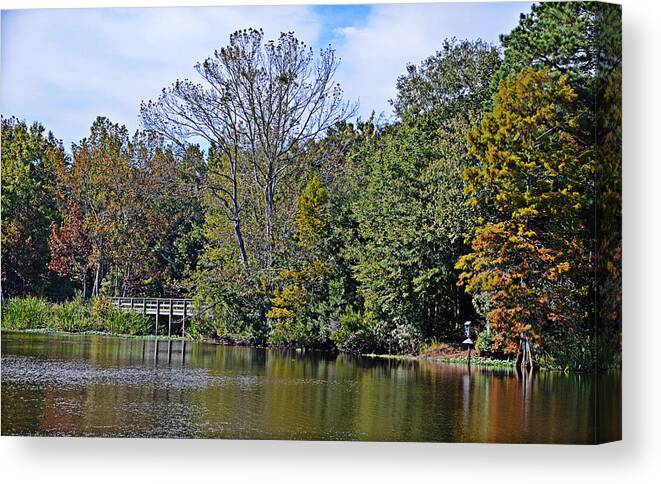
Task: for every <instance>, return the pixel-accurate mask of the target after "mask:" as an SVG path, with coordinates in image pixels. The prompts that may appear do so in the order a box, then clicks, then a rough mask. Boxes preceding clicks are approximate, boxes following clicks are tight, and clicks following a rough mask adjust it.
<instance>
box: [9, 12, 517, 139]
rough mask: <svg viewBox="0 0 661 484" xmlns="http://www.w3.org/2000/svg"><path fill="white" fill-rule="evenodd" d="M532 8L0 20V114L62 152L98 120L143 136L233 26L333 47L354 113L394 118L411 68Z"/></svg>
mask: <svg viewBox="0 0 661 484" xmlns="http://www.w3.org/2000/svg"><path fill="white" fill-rule="evenodd" d="M529 7H530V4H529V3H468V4H466V3H463V4H460V3H440V4H380V5H317V6H298V5H296V6H263V7H258V6H246V7H198V8H194V7H182V8H113V9H51V10H47V9H40V10H9V11H3V12H2V25H1V27H2V32H1V40H2V48H1V54H0V55H1V67H2V70H1V74H0V84H1V87H0V106H1V107H2V114H3V115H4V116H10V115H15V116H18V117H19V118H23V119H26V120H27V121H35V120H37V121H40V122H41V123H43V124H44V126H46V128H47V129H49V130H51V131H53V133H54V134H55V135H56V136H57V137H58V138H62V139H63V140H64V141H65V144H66V145H67V146H69V145H70V143H71V142H76V141H78V140H80V139H81V138H83V137H85V136H86V135H87V133H88V130H89V127H90V125H91V123H92V121H93V120H94V118H95V117H96V116H97V115H104V116H108V117H109V118H110V119H111V120H112V121H114V122H119V123H122V124H125V125H126V126H127V127H128V128H129V129H130V130H131V131H133V130H135V129H137V128H139V119H138V112H139V105H140V101H141V100H146V99H153V98H156V97H157V96H158V94H159V92H160V91H161V89H162V88H163V87H166V86H168V85H170V84H171V83H172V82H173V81H174V80H175V79H177V78H186V77H187V78H190V79H193V80H196V79H197V74H196V73H195V71H194V70H193V65H194V64H195V63H196V62H198V61H201V60H203V59H204V58H206V57H207V56H209V55H210V54H212V53H213V50H214V49H216V48H219V47H220V46H222V45H225V44H226V43H227V40H228V37H229V34H230V33H231V32H232V31H234V30H236V29H240V28H246V27H251V26H252V27H261V28H263V29H264V31H265V34H266V36H267V37H268V38H275V37H277V35H278V34H279V32H281V31H294V32H296V35H297V37H299V38H300V39H301V40H304V41H305V42H306V43H308V44H310V45H312V46H313V47H315V48H320V47H324V46H326V45H327V44H328V43H331V44H332V45H333V47H334V48H335V49H336V50H337V52H338V55H339V57H340V58H341V59H342V64H341V66H340V68H339V70H338V72H337V81H338V82H340V83H341V85H342V87H343V88H344V90H345V93H346V95H347V96H348V97H349V98H351V99H353V100H356V101H358V102H359V103H360V115H362V116H363V117H367V116H369V114H370V113H371V112H372V110H375V111H376V112H377V113H381V112H383V113H385V115H387V116H388V115H390V114H391V109H390V106H389V104H388V99H392V98H393V97H394V94H395V82H396V79H397V76H398V75H400V74H402V73H404V72H405V66H406V64H407V63H409V62H413V63H418V62H420V61H421V60H422V59H424V58H425V57H427V56H429V55H431V54H433V53H434V52H435V51H436V50H437V49H438V47H439V46H440V44H441V42H442V40H443V39H444V38H448V37H453V36H455V37H458V38H469V39H476V38H482V39H483V40H486V41H489V42H493V43H497V42H498V35H499V34H500V33H506V32H509V31H510V30H511V29H512V28H513V27H514V26H515V25H516V23H517V21H518V18H519V15H520V13H521V12H527V11H528V10H529Z"/></svg>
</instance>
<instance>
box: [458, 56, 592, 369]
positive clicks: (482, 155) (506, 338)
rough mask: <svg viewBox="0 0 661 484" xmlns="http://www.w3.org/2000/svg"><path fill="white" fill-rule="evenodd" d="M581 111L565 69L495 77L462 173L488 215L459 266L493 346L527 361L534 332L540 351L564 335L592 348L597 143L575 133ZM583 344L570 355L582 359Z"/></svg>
mask: <svg viewBox="0 0 661 484" xmlns="http://www.w3.org/2000/svg"><path fill="white" fill-rule="evenodd" d="M585 117H587V113H585V112H584V111H582V110H581V109H580V106H579V104H578V102H577V94H576V93H575V92H574V90H573V89H572V87H571V86H570V85H569V82H568V79H567V77H560V78H558V79H555V78H554V76H553V75H552V73H551V71H550V70H549V69H539V70H536V69H533V68H526V69H524V70H523V71H521V73H520V74H518V75H513V76H511V77H508V78H507V79H506V80H505V81H502V82H501V84H500V87H499V90H498V92H497V94H496V96H495V99H494V108H493V110H492V111H491V112H489V113H487V114H486V115H485V116H484V118H483V120H482V123H481V125H480V126H479V127H478V128H476V129H474V130H473V131H472V132H471V133H470V134H469V136H468V144H469V147H470V154H471V155H472V156H474V157H475V158H476V160H477V161H478V165H477V166H474V167H469V168H466V169H465V170H464V172H463V177H464V180H465V181H466V191H467V193H468V194H469V195H470V197H471V198H470V203H471V204H472V205H475V206H481V207H487V208H488V211H487V213H489V214H490V216H489V217H488V218H486V219H484V218H483V219H482V220H481V221H480V222H479V223H478V224H477V226H476V228H475V233H474V235H473V237H472V241H471V249H472V251H471V252H470V253H468V254H467V255H465V256H463V257H461V259H460V260H459V262H458V263H457V268H459V269H461V270H462V271H463V273H462V274H461V283H462V284H464V285H465V287H466V290H467V291H468V292H469V293H472V294H478V293H486V294H487V295H488V304H487V308H486V312H487V314H486V318H487V320H488V322H489V324H490V325H491V327H492V330H493V331H494V332H495V333H496V336H495V338H494V349H500V350H502V351H504V352H505V353H506V354H513V353H519V355H520V356H522V357H528V362H530V361H531V353H530V341H531V340H533V341H536V342H539V343H540V348H541V350H542V352H543V353H544V352H546V354H553V353H554V351H553V350H554V349H557V347H555V348H554V345H557V344H566V343H568V342H571V343H578V344H585V345H586V347H587V348H588V351H587V352H588V353H589V345H590V337H591V335H590V331H589V329H590V328H589V325H588V324H587V321H588V312H587V309H586V308H589V303H588V298H587V296H588V295H589V291H590V279H589V278H590V275H591V274H592V272H591V264H592V261H591V260H590V259H589V258H588V254H589V253H590V251H591V250H592V248H593V240H592V234H591V232H590V228H589V227H588V226H587V224H586V222H585V220H586V218H585V211H589V210H591V209H592V208H593V203H594V200H593V189H594V185H593V178H592V177H593V174H594V150H593V147H591V146H589V145H585V144H584V143H583V142H582V141H581V140H582V139H585V137H586V136H585V133H584V132H583V130H584V129H585V128H586V127H585V125H584V118H585ZM583 349H585V348H583ZM583 349H581V350H579V352H580V353H581V354H582V360H581V361H580V362H577V361H575V362H574V363H576V364H588V363H589V361H590V357H591V356H592V355H590V354H585V353H586V352H584V351H583ZM573 356H575V357H576V358H579V357H580V356H577V355H573Z"/></svg>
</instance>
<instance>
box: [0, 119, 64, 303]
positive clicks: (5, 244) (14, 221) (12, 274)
mask: <svg viewBox="0 0 661 484" xmlns="http://www.w3.org/2000/svg"><path fill="white" fill-rule="evenodd" d="M44 131H45V130H44V127H43V126H41V125H40V124H38V123H34V124H32V125H31V126H28V125H27V124H26V123H25V122H24V121H19V120H17V119H16V118H9V119H5V118H3V119H2V195H1V204H2V225H1V226H2V291H3V295H4V296H5V297H8V296H9V297H11V296H17V295H23V294H27V293H32V294H36V293H44V292H48V293H51V294H54V293H55V290H56V289H55V286H56V285H57V280H56V279H54V277H53V274H52V273H51V272H50V271H49V270H48V267H47V266H48V263H49V259H50V258H49V249H48V236H49V231H50V225H51V224H52V223H56V222H57V221H58V219H59V216H58V215H59V214H58V211H57V206H56V203H55V198H54V196H53V188H54V185H55V171H56V168H57V167H58V166H59V165H61V164H63V163H64V162H65V159H66V157H65V153H64V148H63V146H62V143H61V141H58V140H56V139H55V138H54V137H53V135H52V134H51V133H48V135H45V134H44Z"/></svg>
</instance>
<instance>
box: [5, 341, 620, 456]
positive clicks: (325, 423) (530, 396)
mask: <svg viewBox="0 0 661 484" xmlns="http://www.w3.org/2000/svg"><path fill="white" fill-rule="evenodd" d="M2 337H3V338H2V433H3V434H4V435H77V436H111V437H136V436H140V437H197V438H244V439H245V438H253V439H317V440H399V441H458V442H558V443H589V442H592V441H594V440H595V438H596V434H595V432H596V428H595V426H594V421H595V414H594V408H595V403H599V405H598V406H599V408H600V410H601V411H600V418H601V419H602V420H601V421H602V422H603V423H605V424H607V425H609V426H612V427H617V426H619V423H620V417H619V415H620V410H621V409H620V398H619V394H620V388H621V387H620V379H619V374H609V375H603V376H601V377H600V378H599V379H595V378H592V377H589V376H587V375H564V374H556V373H541V374H537V375H535V376H532V377H524V376H522V375H517V374H515V373H513V372H508V371H497V370H477V369H470V370H468V369H467V368H466V367H464V366H451V365H433V364H420V363H416V362H406V361H389V360H375V359H369V358H355V357H349V356H346V355H338V356H335V355H329V354H324V353H295V352H282V351H269V350H264V349H254V348H245V347H243V348H237V347H225V346H217V345H208V344H199V343H190V342H189V343H186V344H185V345H184V343H183V342H181V341H175V342H171V343H169V342H160V343H159V345H158V346H156V344H155V342H154V341H144V340H136V339H122V338H110V337H100V336H63V335H57V336H53V335H44V334H27V333H6V332H3V335H2ZM598 384H599V385H601V386H600V389H601V390H602V391H601V392H600V393H599V394H600V395H601V398H600V400H599V401H598V402H597V401H596V400H595V399H596V395H597V392H596V388H597V385H598Z"/></svg>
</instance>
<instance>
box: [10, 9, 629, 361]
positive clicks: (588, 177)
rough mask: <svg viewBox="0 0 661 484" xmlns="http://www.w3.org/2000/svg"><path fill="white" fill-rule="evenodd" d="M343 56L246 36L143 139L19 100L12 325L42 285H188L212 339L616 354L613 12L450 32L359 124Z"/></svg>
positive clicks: (54, 297)
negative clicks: (471, 345) (61, 133)
mask: <svg viewBox="0 0 661 484" xmlns="http://www.w3.org/2000/svg"><path fill="white" fill-rule="evenodd" d="M192 61H194V60H192ZM412 62H416V60H414V59H412ZM339 66H340V59H339V58H338V57H337V56H336V53H335V51H334V50H333V49H332V48H331V47H329V48H328V49H322V50H321V51H314V50H313V49H311V48H310V47H309V46H307V45H306V44H305V43H304V42H303V41H302V40H300V39H298V38H297V37H296V35H295V34H294V33H291V32H290V33H283V34H281V35H280V36H279V37H278V38H277V39H276V40H268V39H266V38H265V36H264V33H263V32H262V31H261V30H259V29H246V30H239V31H237V32H235V33H234V34H232V35H231V36H230V38H229V43H228V44H227V45H225V46H224V47H222V48H220V49H219V50H217V51H215V52H214V53H212V55H211V56H210V57H209V58H207V59H205V60H203V61H201V62H200V63H198V64H197V65H196V66H195V67H196V71H197V73H198V74H199V77H198V78H197V79H196V80H175V81H174V82H173V84H172V85H171V86H169V87H166V88H164V89H163V91H162V93H161V95H160V97H158V98H157V99H153V100H145V101H144V102H143V103H142V104H141V106H140V119H141V129H140V130H139V131H137V132H135V133H133V134H132V133H129V131H128V130H127V129H126V128H125V127H124V126H122V125H119V124H115V123H114V122H113V121H111V120H109V119H107V118H106V117H103V116H99V117H98V118H97V119H96V120H95V121H94V123H93V124H92V126H91V127H90V131H89V135H88V136H87V137H86V138H84V139H82V140H80V141H79V142H78V143H74V144H73V145H72V146H71V148H70V150H69V149H67V148H65V146H64V145H63V143H62V142H61V141H60V140H58V138H57V137H56V135H55V134H52V133H50V132H47V127H45V126H43V125H41V124H40V123H39V122H28V121H25V120H21V119H17V118H15V117H8V116H5V115H3V118H2V301H3V328H11V327H12V324H13V323H12V321H13V320H12V317H11V314H13V313H12V311H15V310H12V308H11V305H12V304H14V305H20V302H21V301H25V300H26V299H27V298H33V299H34V298H37V299H40V300H43V301H48V304H56V305H57V304H59V305H62V304H65V301H72V300H74V301H78V304H79V306H80V308H79V311H80V312H81V314H82V313H85V311H87V312H88V313H89V312H94V311H97V312H98V311H101V313H102V312H103V311H102V310H100V309H99V307H102V306H103V301H104V298H106V297H109V296H155V297H156V296H158V297H191V298H193V299H194V300H195V302H196V304H198V305H199V307H203V308H205V309H204V311H203V313H202V314H200V315H199V317H197V318H195V319H194V320H193V321H191V324H190V327H189V328H187V331H188V333H189V335H190V336H191V337H196V338H206V339H214V340H222V341H225V342H241V343H246V344H252V345H260V346H265V345H272V346H286V347H296V348H305V349H327V350H340V351H348V352H357V353H363V354H364V353H377V354H413V355H415V354H418V353H420V352H421V351H422V350H423V349H424V348H426V347H429V345H433V344H440V343H447V344H457V343H459V342H461V340H462V339H463V325H464V321H466V320H470V321H472V322H473V327H474V329H475V339H476V348H477V350H478V351H479V353H480V354H482V355H485V356H489V357H492V358H496V359H514V358H519V360H520V359H522V358H526V359H528V360H529V361H530V362H531V363H534V364H535V365H541V366H545V367H549V368H569V369H577V370H586V369H591V368H595V367H610V366H613V365H617V364H619V356H618V355H619V353H620V339H621V330H620V328H621V311H620V307H621V250H622V249H621V23H620V10H619V8H617V6H614V5H608V4H598V3H591V2H569V3H542V4H536V5H533V7H532V8H531V10H530V11H529V12H528V13H526V14H522V15H521V18H520V20H519V23H518V25H517V26H516V27H515V28H514V29H513V30H512V31H511V32H509V33H504V34H503V35H501V38H500V43H499V44H498V45H490V44H488V43H486V42H483V41H481V40H461V39H455V38H451V39H446V40H445V41H443V42H442V43H441V44H440V45H439V46H438V50H437V51H436V52H435V53H430V56H429V57H428V58H427V59H425V60H423V61H422V62H420V63H419V64H416V63H411V64H408V65H406V66H402V72H403V73H402V75H401V76H400V77H399V78H398V79H396V87H397V90H396V96H395V97H394V99H392V100H390V103H391V105H392V108H393V112H394V115H395V117H394V118H393V119H392V120H384V118H383V117H379V116H376V115H372V116H371V117H370V118H368V119H360V118H356V104H355V103H354V101H353V100H351V99H346V98H345V95H344V93H343V91H342V88H341V86H340V85H338V84H337V83H336V82H335V80H334V75H335V73H336V71H337V69H338V67H339ZM393 81H394V80H392V79H383V82H393ZM86 308H87V309H86ZM26 324H27V325H28V326H32V327H40V325H44V324H46V323H45V322H44V321H43V318H42V319H39V320H38V321H32V322H28V323H25V322H24V323H23V325H24V326H25V325H26ZM14 326H16V324H15V325H14Z"/></svg>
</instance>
